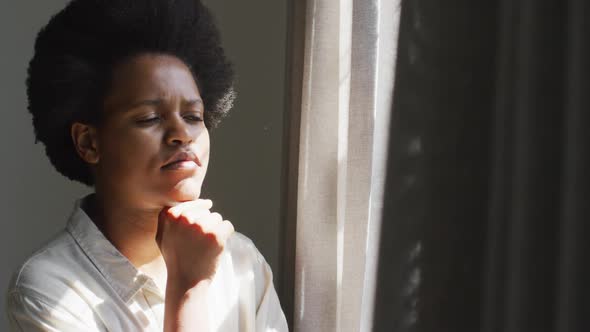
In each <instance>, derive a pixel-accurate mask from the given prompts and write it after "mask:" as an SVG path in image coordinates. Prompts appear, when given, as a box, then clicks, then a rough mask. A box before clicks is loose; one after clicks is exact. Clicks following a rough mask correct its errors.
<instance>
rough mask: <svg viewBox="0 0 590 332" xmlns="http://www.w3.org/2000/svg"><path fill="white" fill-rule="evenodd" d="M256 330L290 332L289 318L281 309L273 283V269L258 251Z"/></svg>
mask: <svg viewBox="0 0 590 332" xmlns="http://www.w3.org/2000/svg"><path fill="white" fill-rule="evenodd" d="M258 263H259V266H258V269H257V270H258V271H257V273H256V274H257V278H256V279H257V282H256V283H257V285H256V286H257V288H258V289H259V290H260V291H259V292H257V293H259V294H257V300H258V304H257V310H256V331H257V332H288V331H289V328H288V326H287V319H286V318H285V314H284V313H283V310H282V309H281V303H280V301H279V297H278V296H277V292H276V290H275V287H274V285H273V276H272V270H271V268H270V266H269V265H268V263H267V262H266V261H265V260H264V258H263V257H262V254H260V253H258Z"/></svg>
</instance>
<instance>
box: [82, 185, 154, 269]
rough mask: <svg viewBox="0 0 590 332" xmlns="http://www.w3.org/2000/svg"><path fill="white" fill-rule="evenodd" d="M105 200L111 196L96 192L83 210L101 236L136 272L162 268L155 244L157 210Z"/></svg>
mask: <svg viewBox="0 0 590 332" xmlns="http://www.w3.org/2000/svg"><path fill="white" fill-rule="evenodd" d="M107 197H113V196H111V195H109V196H107V195H101V194H100V193H99V192H97V193H96V194H95V195H93V197H92V199H91V200H90V201H89V204H88V205H89V206H87V207H85V210H87V211H88V212H89V215H90V216H91V219H92V220H93V221H94V223H95V224H96V226H97V227H98V228H99V229H100V230H101V232H102V233H103V234H104V236H105V237H106V238H107V239H108V240H109V241H110V242H111V243H112V244H113V245H114V246H115V248H117V250H119V251H120V252H121V253H122V254H123V255H124V256H125V257H127V259H128V260H129V261H130V262H131V264H133V265H134V266H135V267H136V268H137V269H139V270H142V271H143V272H145V273H148V271H145V270H150V269H152V270H153V269H156V270H161V269H162V268H163V267H165V265H164V261H163V258H162V254H161V252H160V249H159V248H158V245H157V243H156V241H155V238H156V232H157V229H158V213H159V212H160V210H159V209H141V208H136V207H130V206H125V204H120V202H119V201H118V200H115V199H112V198H111V199H109V198H107ZM149 274H150V273H148V275H149Z"/></svg>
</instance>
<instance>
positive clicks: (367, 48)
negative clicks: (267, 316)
mask: <svg viewBox="0 0 590 332" xmlns="http://www.w3.org/2000/svg"><path fill="white" fill-rule="evenodd" d="M300 8H304V9H303V10H302V12H304V15H305V30H304V31H305V33H304V34H303V35H302V48H303V53H304V56H303V62H302V64H301V67H302V72H303V75H302V79H301V81H300V82H301V85H300V86H299V88H300V89H301V92H300V97H301V99H300V100H301V104H300V105H301V108H300V110H301V112H300V122H299V125H300V126H299V128H298V129H299V142H298V166H297V169H296V172H297V179H298V180H297V197H296V202H297V203H296V224H295V225H294V227H293V230H294V231H295V239H294V247H295V256H294V260H295V267H294V269H295V270H294V285H295V289H294V294H293V296H294V301H293V302H294V308H293V325H294V330H295V331H370V330H371V324H372V311H373V298H374V291H375V275H374V272H375V267H376V252H377V248H378V246H377V245H378V239H379V228H380V218H381V210H382V192H383V185H384V180H385V173H384V171H385V159H386V154H385V153H386V143H387V139H388V130H389V128H388V125H389V119H390V112H391V97H392V92H393V72H394V62H395V61H394V60H395V49H396V39H397V29H398V22H399V20H398V18H399V1H388V0H362V1H361V0H356V1H355V0H308V1H307V2H306V3H305V5H304V7H300ZM295 88H297V87H295Z"/></svg>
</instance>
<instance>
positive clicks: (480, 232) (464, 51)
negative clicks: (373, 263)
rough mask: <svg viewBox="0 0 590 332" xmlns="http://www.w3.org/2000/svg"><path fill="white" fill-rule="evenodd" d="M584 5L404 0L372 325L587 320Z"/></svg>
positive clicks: (491, 327) (517, 330) (589, 155)
mask: <svg viewBox="0 0 590 332" xmlns="http://www.w3.org/2000/svg"><path fill="white" fill-rule="evenodd" d="M589 7H590V4H589V3H588V2H587V1H584V0H569V1H559V0H535V1H533V0H499V1H490V2H486V3H485V4H482V3H481V2H480V3H472V2H469V1H459V0H456V1H452V2H451V3H449V2H445V3H441V2H439V1H433V0H413V1H404V2H403V3H402V16H401V28H400V41H399V44H398V61H397V70H396V89H395V93H394V100H393V103H392V106H393V113H392V122H391V136H390V143H389V158H388V168H387V169H388V171H387V180H386V189H385V203H384V204H385V205H384V211H383V223H382V227H381V242H380V253H379V268H378V286H377V289H378V292H377V298H376V304H375V317H374V330H375V331H453V332H461V331H489V332H498V331H510V332H529V331H530V332H533V331H535V332H536V331H555V332H569V331H573V332H577V331H587V330H590V323H589V322H590V320H589V319H588V318H587V317H588V314H589V313H590V309H588V308H590V288H589V287H588V286H587V282H588V280H589V279H588V278H589V277H590V267H589V265H588V263H587V257H588V253H589V252H590V242H589V241H587V239H588V236H590V229H589V227H588V220H590V219H589V217H590V215H589V212H590V204H588V203H589V200H590V179H589V172H590V171H589V170H590V134H589V133H590V130H588V128H589V127H590V116H589V113H590V112H588V109H590V103H589V101H590V100H589V99H590V98H589V97H588V96H589V95H590V94H589V93H588V92H589V91H590V54H589V47H590V39H589V38H588V31H590V29H589V28H590V27H589V23H588V22H589V17H590V8H589Z"/></svg>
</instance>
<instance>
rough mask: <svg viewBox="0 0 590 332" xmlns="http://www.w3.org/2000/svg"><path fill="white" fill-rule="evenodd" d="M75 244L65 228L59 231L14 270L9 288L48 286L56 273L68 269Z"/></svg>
mask: <svg viewBox="0 0 590 332" xmlns="http://www.w3.org/2000/svg"><path fill="white" fill-rule="evenodd" d="M74 246H75V242H74V240H73V238H72V237H71V236H70V234H69V233H67V232H66V231H65V230H63V231H61V232H59V233H58V234H57V235H56V236H54V237H53V238H52V239H51V240H50V241H48V242H47V243H46V244H44V245H43V246H41V247H40V248H39V249H37V250H36V251H35V252H33V254H31V255H30V256H29V257H28V258H26V259H25V261H24V262H23V263H22V264H20V265H19V266H18V267H17V268H16V269H15V270H14V272H13V275H12V279H11V281H10V283H9V286H8V290H9V291H10V290H14V289H18V288H23V287H24V288H33V289H34V290H38V289H37V288H39V287H43V288H46V287H47V286H45V285H46V284H47V283H48V282H51V281H52V280H53V279H54V278H52V276H53V275H54V274H56V273H58V274H61V273H63V272H65V271H66V270H68V265H69V264H70V262H71V256H72V251H73V248H74Z"/></svg>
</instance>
